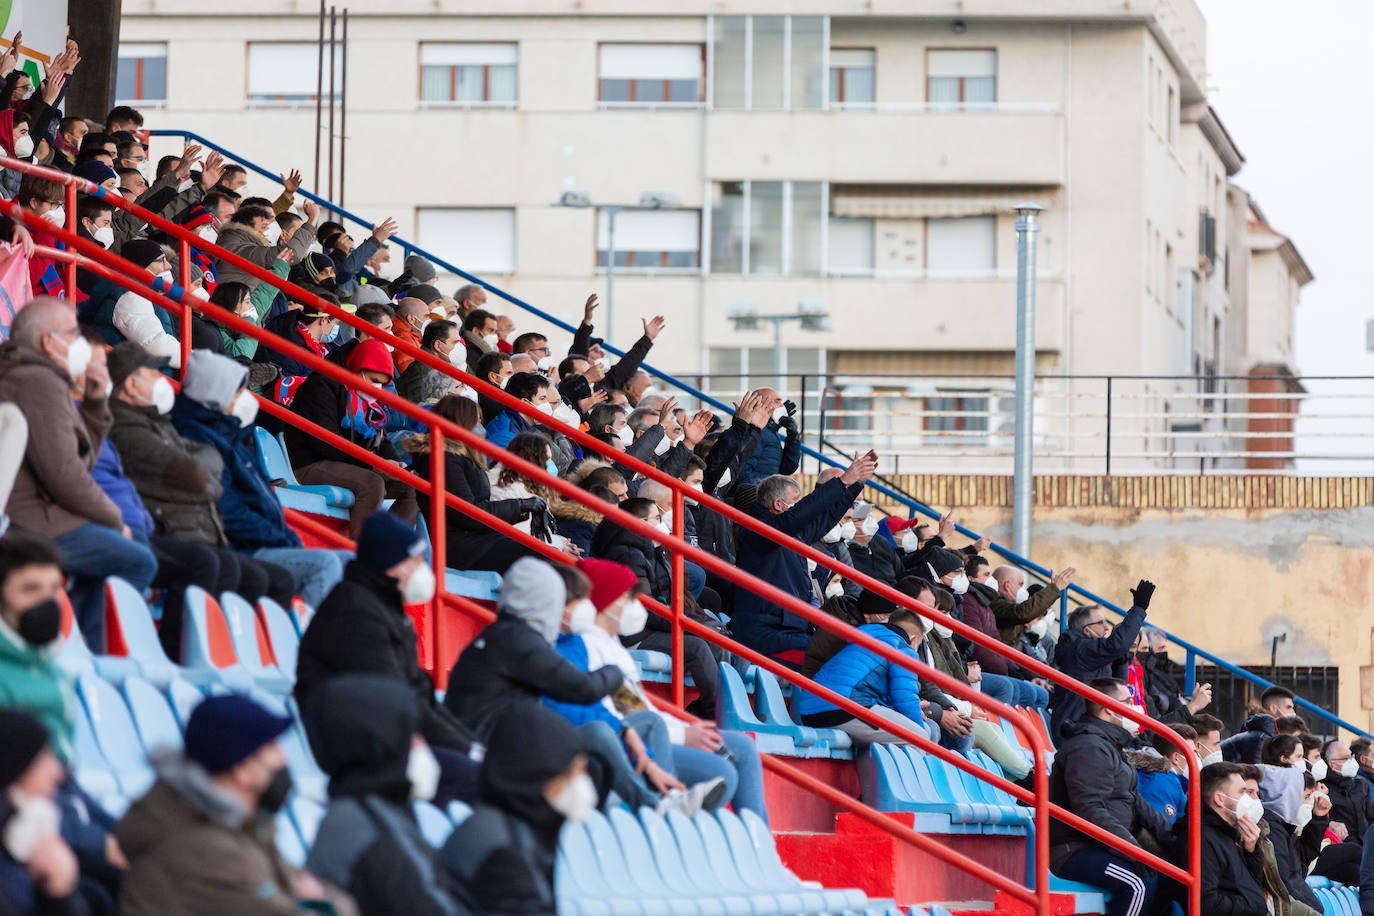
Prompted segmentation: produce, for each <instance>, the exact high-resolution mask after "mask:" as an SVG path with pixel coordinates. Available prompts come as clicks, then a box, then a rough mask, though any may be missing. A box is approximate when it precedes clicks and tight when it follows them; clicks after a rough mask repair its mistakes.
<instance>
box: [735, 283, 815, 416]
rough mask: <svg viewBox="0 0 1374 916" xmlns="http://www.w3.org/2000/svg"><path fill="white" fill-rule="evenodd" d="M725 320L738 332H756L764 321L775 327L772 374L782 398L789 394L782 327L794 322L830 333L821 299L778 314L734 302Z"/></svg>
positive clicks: (809, 328)
mask: <svg viewBox="0 0 1374 916" xmlns="http://www.w3.org/2000/svg"><path fill="white" fill-rule="evenodd" d="M725 317H727V318H729V319H730V323H731V324H733V325H734V326H735V330H736V331H756V330H758V327H759V323H760V322H764V321H766V322H768V323H769V324H771V325H772V326H773V372H774V375H775V376H776V382H775V384H776V385H777V389H778V393H779V394H782V395H785V394H786V393H787V377H786V375H785V374H784V373H783V371H782V369H783V358H782V356H783V349H782V326H783V325H784V324H786V323H787V322H789V321H795V322H797V323H798V324H800V325H801V328H802V330H804V331H828V330H830V309H829V307H828V306H826V304H825V302H824V300H821V299H803V300H802V301H801V302H798V303H797V310H796V311H795V312H783V313H780V314H776V315H762V314H760V313H759V310H758V306H756V305H755V304H754V303H752V302H735V303H733V304H731V305H730V306H729V307H728V308H727V309H726V312H725Z"/></svg>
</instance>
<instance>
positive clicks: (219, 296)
mask: <svg viewBox="0 0 1374 916" xmlns="http://www.w3.org/2000/svg"><path fill="white" fill-rule="evenodd" d="M210 304H211V305H217V306H219V307H220V308H222V309H224V310H225V311H227V312H233V313H234V314H235V315H237V316H238V317H240V318H242V319H244V320H245V321H251V322H252V323H254V324H257V322H258V312H257V309H255V308H254V307H253V297H252V296H251V295H250V294H249V292H248V287H247V286H244V285H243V284H242V283H233V282H229V283H226V282H224V281H222V280H221V281H220V282H219V283H217V284H216V285H215V291H214V292H213V293H211V294H210ZM215 327H216V328H217V329H218V330H217V332H216V333H217V334H218V335H219V338H220V342H219V348H218V351H219V352H221V353H223V354H224V355H226V356H231V357H233V358H235V359H241V360H245V361H247V362H250V363H251V362H252V361H253V357H254V356H256V355H257V352H258V341H257V339H256V338H254V337H250V336H248V335H247V334H240V333H239V332H238V331H234V330H231V329H230V328H228V327H226V326H224V325H219V324H216V325H215ZM195 349H210V348H207V347H196V348H195Z"/></svg>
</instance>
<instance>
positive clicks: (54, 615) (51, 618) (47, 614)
mask: <svg viewBox="0 0 1374 916" xmlns="http://www.w3.org/2000/svg"><path fill="white" fill-rule="evenodd" d="M61 633H62V609H61V608H60V607H59V606H58V604H57V602H56V601H54V600H53V599H52V598H49V599H48V600H47V601H44V602H42V603H41V604H35V605H34V606H33V607H31V608H29V609H28V610H27V611H25V612H24V613H23V614H22V615H20V617H19V635H20V636H21V637H22V638H23V640H24V642H26V643H28V644H29V645H31V646H46V645H47V644H48V643H50V642H52V641H53V640H54V639H56V638H57V637H58V636H60V635H61Z"/></svg>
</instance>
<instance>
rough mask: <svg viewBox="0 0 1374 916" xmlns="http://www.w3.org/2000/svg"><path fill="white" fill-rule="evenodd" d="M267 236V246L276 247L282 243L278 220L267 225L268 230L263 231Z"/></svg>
mask: <svg viewBox="0 0 1374 916" xmlns="http://www.w3.org/2000/svg"><path fill="white" fill-rule="evenodd" d="M262 234H263V235H265V236H267V244H269V245H275V244H277V243H278V242H280V241H281V224H280V223H278V222H277V221H276V220H272V222H270V223H268V224H267V228H266V229H264V230H263V231H262Z"/></svg>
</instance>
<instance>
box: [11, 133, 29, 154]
mask: <svg viewBox="0 0 1374 916" xmlns="http://www.w3.org/2000/svg"><path fill="white" fill-rule="evenodd" d="M32 155H33V137H30V136H29V135H28V134H25V135H24V136H22V137H20V138H19V139H18V140H15V141H14V158H16V159H27V158H29V157H30V156H32Z"/></svg>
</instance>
